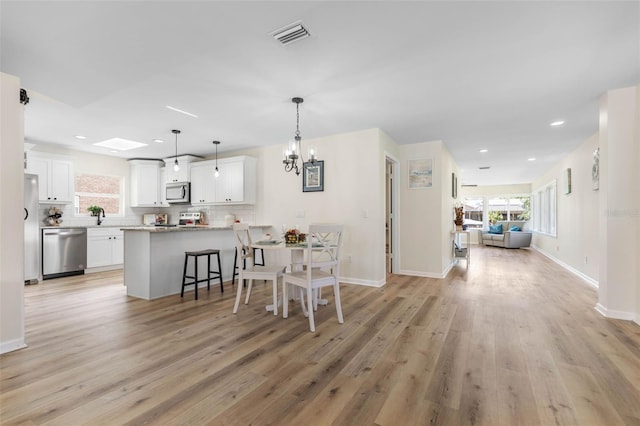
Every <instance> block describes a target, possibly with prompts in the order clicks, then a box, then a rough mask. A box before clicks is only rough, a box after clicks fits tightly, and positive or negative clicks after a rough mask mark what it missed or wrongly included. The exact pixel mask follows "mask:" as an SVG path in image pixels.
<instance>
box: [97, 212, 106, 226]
mask: <svg viewBox="0 0 640 426" xmlns="http://www.w3.org/2000/svg"><path fill="white" fill-rule="evenodd" d="M101 213H102V220H100V214H101ZM105 217H107V215H105V214H104V209H100V211H99V212H98V225H100V224H101V223H102V222H104V218H105Z"/></svg>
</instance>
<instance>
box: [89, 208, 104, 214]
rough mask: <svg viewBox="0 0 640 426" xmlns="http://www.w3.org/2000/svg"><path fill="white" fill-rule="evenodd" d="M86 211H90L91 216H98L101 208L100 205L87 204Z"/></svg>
mask: <svg viewBox="0 0 640 426" xmlns="http://www.w3.org/2000/svg"><path fill="white" fill-rule="evenodd" d="M87 211H90V212H91V216H98V215H99V214H100V212H101V211H103V209H102V207H100V206H89V207H87Z"/></svg>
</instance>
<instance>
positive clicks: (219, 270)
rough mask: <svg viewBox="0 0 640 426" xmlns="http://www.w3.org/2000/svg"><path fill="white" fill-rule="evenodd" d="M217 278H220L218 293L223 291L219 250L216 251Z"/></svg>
mask: <svg viewBox="0 0 640 426" xmlns="http://www.w3.org/2000/svg"><path fill="white" fill-rule="evenodd" d="M218 278H220V293H224V286H223V285H222V265H220V253H219V252H218Z"/></svg>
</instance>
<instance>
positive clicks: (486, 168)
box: [478, 166, 491, 170]
mask: <svg viewBox="0 0 640 426" xmlns="http://www.w3.org/2000/svg"><path fill="white" fill-rule="evenodd" d="M478 168H479V169H480V170H489V169H490V168H491V166H482V167H478Z"/></svg>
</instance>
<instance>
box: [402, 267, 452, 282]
mask: <svg viewBox="0 0 640 426" xmlns="http://www.w3.org/2000/svg"><path fill="white" fill-rule="evenodd" d="M450 270H451V265H449V267H448V268H447V270H446V271H445V273H443V274H434V273H431V272H423V271H408V270H406V269H403V270H401V271H400V272H399V274H400V275H410V276H412V277H424V278H440V279H444V278H445V277H446V276H447V273H449V271H450Z"/></svg>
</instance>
